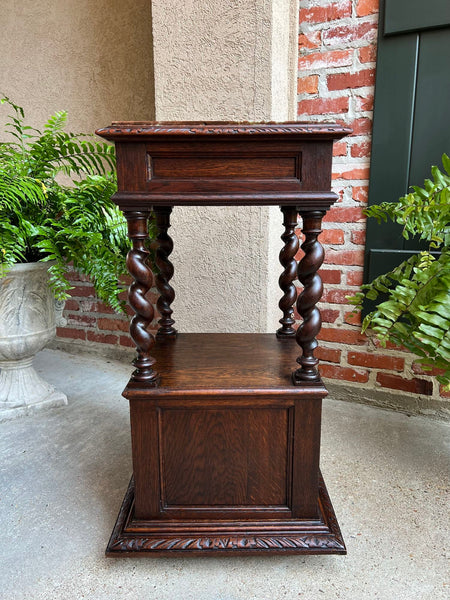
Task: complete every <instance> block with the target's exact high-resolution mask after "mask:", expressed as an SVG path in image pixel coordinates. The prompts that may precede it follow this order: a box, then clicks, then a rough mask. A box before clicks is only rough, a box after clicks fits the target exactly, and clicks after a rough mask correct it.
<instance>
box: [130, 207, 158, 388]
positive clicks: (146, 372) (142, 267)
mask: <svg viewBox="0 0 450 600" xmlns="http://www.w3.org/2000/svg"><path fill="white" fill-rule="evenodd" d="M125 217H126V219H127V222H128V236H129V238H130V239H131V241H132V244H133V247H132V249H131V250H130V251H129V252H128V255H127V269H128V272H129V273H130V275H131V276H132V277H133V279H134V281H133V283H132V284H131V285H130V287H129V290H128V301H129V303H130V306H131V308H132V309H133V310H134V312H135V313H136V314H135V316H134V317H133V318H132V320H131V323H130V333H131V337H132V338H133V341H134V342H135V344H136V348H137V353H138V356H137V358H136V359H135V360H134V361H133V364H134V366H135V367H136V370H135V371H134V373H133V375H132V377H131V379H132V380H133V381H141V382H145V383H146V385H147V386H148V385H151V386H152V385H153V386H156V385H158V380H159V377H158V373H157V372H156V371H155V370H154V369H153V365H154V364H155V359H154V358H153V357H152V356H151V349H152V347H153V345H154V343H155V338H154V337H153V335H152V334H151V333H150V332H149V331H148V330H147V329H148V327H149V326H150V324H151V322H152V321H153V316H154V313H155V311H154V309H153V305H152V303H151V302H150V301H149V300H148V299H147V298H146V294H147V292H148V291H149V290H150V288H151V287H152V285H153V273H152V270H151V267H150V265H149V252H148V250H147V247H146V241H147V239H148V224H147V222H148V217H149V212H148V211H145V212H143V211H127V212H125Z"/></svg>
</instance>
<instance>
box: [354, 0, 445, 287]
mask: <svg viewBox="0 0 450 600" xmlns="http://www.w3.org/2000/svg"><path fill="white" fill-rule="evenodd" d="M444 152H447V154H448V153H450V0H427V1H424V0H381V2H380V23H379V35H378V55H377V76H376V83H375V106H374V123H373V139H372V156H371V166H370V184H369V204H379V203H380V202H384V201H386V202H393V201H395V200H397V199H398V198H399V197H400V196H404V195H405V194H406V193H407V192H408V188H409V186H411V185H421V184H422V183H423V180H424V179H425V178H426V177H430V167H431V165H433V164H434V165H441V156H442V154H443V153H444ZM417 249H420V245H419V242H418V241H417V240H409V241H406V240H404V239H403V237H402V235H401V228H400V227H398V226H397V225H394V224H391V223H387V224H382V225H378V224H377V223H376V222H375V220H374V219H369V220H368V222H367V241H366V263H365V281H366V282H367V281H371V280H372V279H373V278H374V277H376V276H377V275H379V274H381V273H385V272H386V271H387V270H389V269H390V268H394V267H395V266H396V265H398V264H399V263H400V262H401V261H402V260H404V259H405V258H407V257H408V255H409V254H410V253H411V252H412V251H414V250H417Z"/></svg>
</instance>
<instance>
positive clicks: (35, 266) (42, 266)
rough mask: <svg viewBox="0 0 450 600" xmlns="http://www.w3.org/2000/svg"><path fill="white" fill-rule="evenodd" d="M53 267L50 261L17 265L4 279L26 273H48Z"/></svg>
mask: <svg viewBox="0 0 450 600" xmlns="http://www.w3.org/2000/svg"><path fill="white" fill-rule="evenodd" d="M50 265H51V262H50V261H47V262H41V261H37V262H28V263H15V264H14V265H13V266H12V267H11V268H10V269H9V270H8V272H7V273H5V275H4V276H3V277H7V276H8V275H9V274H10V273H14V272H16V273H21V272H22V273H23V272H25V271H39V270H42V271H47V270H48V268H49V266H50Z"/></svg>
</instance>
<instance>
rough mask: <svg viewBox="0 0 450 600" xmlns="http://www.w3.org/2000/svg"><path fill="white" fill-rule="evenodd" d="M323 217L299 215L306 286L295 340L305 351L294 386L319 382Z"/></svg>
mask: <svg viewBox="0 0 450 600" xmlns="http://www.w3.org/2000/svg"><path fill="white" fill-rule="evenodd" d="M324 214H325V213H324V212H323V211H311V212H300V215H301V217H302V219H303V228H302V231H303V234H304V236H305V241H304V242H303V244H302V250H303V251H304V253H305V255H304V257H303V258H302V259H301V261H300V262H299V265H298V279H299V281H300V283H302V284H303V291H302V292H301V293H300V294H299V296H298V299H297V311H298V313H299V315H300V316H301V317H302V318H303V322H302V323H301V324H300V325H299V327H298V329H297V336H296V340H297V343H298V345H299V346H300V347H301V348H302V355H301V356H299V357H298V358H297V362H298V364H299V365H300V368H299V369H297V370H296V371H294V373H293V374H292V376H293V381H294V384H295V385H301V384H302V383H303V382H305V381H315V380H317V379H318V378H319V373H318V370H317V364H318V362H319V361H318V359H317V358H315V356H314V350H315V349H316V348H317V340H316V335H317V334H318V333H319V331H320V327H321V325H322V320H321V318H320V312H319V309H318V308H317V307H316V304H317V302H319V300H320V298H321V296H322V292H323V284H322V280H321V278H320V275H318V273H317V271H318V270H319V268H320V266H321V265H322V263H323V259H324V251H323V248H322V245H321V244H320V242H319V241H318V240H317V238H318V236H319V234H320V233H321V231H322V229H321V225H322V217H323V215H324Z"/></svg>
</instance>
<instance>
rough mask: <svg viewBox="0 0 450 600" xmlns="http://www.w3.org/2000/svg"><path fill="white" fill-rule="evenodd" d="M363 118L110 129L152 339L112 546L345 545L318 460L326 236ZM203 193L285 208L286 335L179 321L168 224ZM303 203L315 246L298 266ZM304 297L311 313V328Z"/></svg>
mask: <svg viewBox="0 0 450 600" xmlns="http://www.w3.org/2000/svg"><path fill="white" fill-rule="evenodd" d="M350 132H351V130H350V129H346V128H344V127H341V126H339V125H336V124H318V123H298V122H291V123H260V124H250V123H221V122H217V123H198V122H160V123H158V122H148V123H146V122H116V123H113V124H112V125H111V126H110V127H107V128H105V129H100V130H99V131H97V134H98V135H100V136H102V137H104V138H106V139H108V140H113V141H114V142H115V144H116V154H117V174H118V192H117V193H116V194H115V195H114V197H113V198H114V200H115V202H116V203H117V204H118V205H119V207H120V208H121V209H122V210H123V212H124V213H125V217H126V219H127V221H128V230H129V236H130V238H131V241H132V250H131V251H130V252H129V254H128V258H127V266H128V270H129V272H130V274H131V276H132V277H133V279H134V282H133V283H132V284H131V286H130V289H129V302H130V305H131V307H132V308H133V310H134V312H135V313H136V314H135V316H134V317H133V319H132V321H131V326H130V330H131V336H132V338H133V340H134V342H135V343H136V346H137V358H136V359H135V361H134V365H135V367H136V369H135V371H134V373H133V375H132V376H131V379H130V381H129V383H128V385H127V386H126V388H125V391H124V393H123V395H124V396H125V398H128V400H129V402H130V414H131V435H132V454H133V477H132V479H131V482H130V485H129V488H128V491H127V493H126V496H125V499H124V501H123V504H122V508H121V510H120V513H119V517H118V520H117V523H116V525H115V528H114V531H113V533H112V536H111V539H110V541H109V544H108V548H107V551H106V553H107V555H109V556H113V555H127V554H128V555H130V554H141V555H154V556H159V555H183V554H186V553H197V554H203V555H209V554H217V553H222V554H227V555H228V554H229V555H234V554H239V553H240V554H252V553H253V554H275V553H303V554H316V553H336V554H344V553H345V545H344V542H343V539H342V536H341V533H340V530H339V525H338V523H337V520H336V517H335V515H334V511H333V507H332V505H331V502H330V499H329V497H328V494H327V490H326V488H325V484H324V482H323V479H322V478H321V475H320V471H319V449H320V448H319V446H320V421H321V404H322V399H323V398H324V397H325V396H326V394H327V392H326V389H325V387H324V385H323V383H322V381H321V379H320V375H319V372H318V370H317V364H318V360H317V358H315V356H314V350H315V348H316V347H317V342H316V339H315V338H316V335H317V334H318V332H319V330H320V327H321V320H320V313H319V310H318V309H317V307H316V303H317V302H318V300H319V299H320V297H321V295H322V282H321V279H320V276H319V275H318V273H317V270H318V269H319V267H320V266H321V264H322V262H323V249H322V246H321V245H320V243H319V241H318V239H317V238H318V236H319V234H320V232H321V220H322V217H323V215H324V214H325V212H326V211H327V209H328V208H329V207H330V206H331V204H333V203H334V202H335V200H336V198H337V197H336V195H335V194H334V193H332V192H330V184H331V160H332V146H333V140H335V139H339V138H341V137H343V136H344V135H346V134H348V133H350ZM193 205H200V206H220V205H222V206H224V205H226V206H232V205H243V206H250V205H278V206H280V207H281V211H282V213H283V224H284V233H283V235H282V241H283V242H284V246H283V248H282V249H281V252H280V262H281V264H282V267H283V268H284V270H283V272H282V274H281V276H280V280H279V282H280V287H281V289H282V292H283V295H282V298H281V300H280V302H279V307H280V309H281V311H282V314H283V317H282V318H281V319H280V323H281V327H280V328H279V329H278V331H277V332H276V334H275V333H273V334H265V333H254V334H231V333H213V334H209V333H201V332H199V333H191V334H188V333H177V331H176V329H175V328H174V323H175V322H174V320H173V318H172V309H171V303H172V302H173V299H174V290H173V288H172V287H171V285H170V283H169V282H170V279H171V278H172V275H173V265H172V264H171V262H170V261H169V255H170V253H171V251H172V248H173V243H172V240H171V238H170V237H169V235H168V229H169V227H170V214H171V211H172V207H174V206H193ZM151 211H153V213H154V218H155V220H156V226H157V230H158V241H159V245H158V249H157V250H156V266H157V275H156V278H155V279H156V281H155V283H156V287H157V289H158V291H159V294H160V297H159V299H158V304H157V307H158V311H159V314H160V319H159V325H160V327H159V330H158V333H157V335H156V340H155V338H154V336H153V335H152V334H151V333H150V332H149V331H148V327H149V325H150V323H151V322H152V320H153V317H154V309H153V306H152V304H151V303H150V301H149V300H148V299H147V296H146V293H147V292H148V291H149V290H150V288H151V287H152V286H153V282H154V277H153V274H152V269H151V265H150V260H149V259H150V255H151V253H150V252H149V249H148V239H147V238H148V230H147V222H148V218H149V214H150V212H151ZM298 214H300V216H301V218H302V232H303V236H304V241H303V244H302V250H303V252H304V255H303V258H302V259H301V260H300V262H299V263H298V265H297V261H296V258H295V257H296V254H297V252H298V244H299V242H298V239H297V236H296V234H295V229H296V227H297V217H298ZM192 225H193V227H194V226H195V224H194V223H193V224H192ZM247 225H248V224H247V223H245V226H247ZM297 277H298V279H299V281H300V283H301V284H302V285H303V290H302V292H301V293H300V294H299V296H298V298H297V293H296V287H295V285H294V281H295V279H296V278H297ZM192 293H195V291H194V290H193V291H192ZM255 294H257V290H255ZM218 301H219V299H218ZM295 301H296V302H297V310H298V313H299V314H300V316H301V317H302V319H303V320H302V323H301V324H300V326H299V327H298V329H297V330H295V329H294V327H293V325H294V323H295V322H294V318H293V314H294V310H293V306H294V303H295ZM200 302H201V299H199V304H200ZM219 325H220V324H219ZM299 353H300V356H299V357H298V358H297V363H298V365H297V368H296V369H295V368H294V367H295V359H296V357H297V355H298V354H299Z"/></svg>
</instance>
